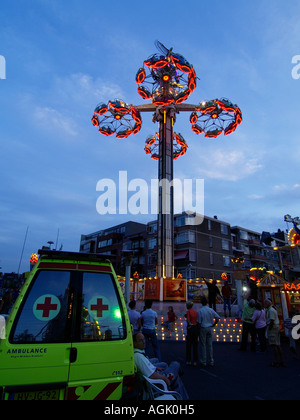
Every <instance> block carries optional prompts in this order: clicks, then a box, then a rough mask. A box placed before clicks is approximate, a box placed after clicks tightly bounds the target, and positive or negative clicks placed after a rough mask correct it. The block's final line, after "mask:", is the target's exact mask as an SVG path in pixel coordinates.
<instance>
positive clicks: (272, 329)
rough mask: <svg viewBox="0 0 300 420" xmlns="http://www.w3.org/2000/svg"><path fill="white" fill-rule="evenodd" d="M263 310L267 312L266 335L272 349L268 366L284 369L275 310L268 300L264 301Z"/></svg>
mask: <svg viewBox="0 0 300 420" xmlns="http://www.w3.org/2000/svg"><path fill="white" fill-rule="evenodd" d="M264 305H265V308H266V310H267V314H266V315H267V316H266V319H267V335H268V340H269V344H270V346H271V347H272V349H273V356H274V359H273V362H272V363H271V364H270V366H271V367H285V364H284V358H283V352H282V349H281V346H280V325H279V318H278V313H277V310H276V309H275V308H274V306H273V305H272V302H271V300H270V299H266V300H265V301H264Z"/></svg>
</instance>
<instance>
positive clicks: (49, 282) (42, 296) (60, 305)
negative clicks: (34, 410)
mask: <svg viewBox="0 0 300 420" xmlns="http://www.w3.org/2000/svg"><path fill="white" fill-rule="evenodd" d="M73 273H74V272H72V271H58V270H38V271H37V272H36V274H35V277H34V278H33V280H32V282H31V283H30V285H29V287H28V289H27V291H26V292H25V296H24V297H22V296H21V298H20V299H19V301H17V304H16V307H15V308H14V309H13V313H12V314H11V317H12V318H13V319H14V321H13V324H12V328H11V330H10V331H9V335H8V337H7V339H6V342H5V348H3V345H2V347H1V348H2V354H1V365H2V366H1V373H0V374H1V382H3V384H4V385H5V387H6V388H7V390H8V392H9V398H10V399H59V398H61V396H62V395H63V394H64V391H65V389H64V388H66V385H67V382H68V375H69V366H70V356H71V344H70V332H71V322H72V321H71V317H70V314H71V312H72V305H73V301H72V296H73V294H72V293H71V276H72V275H73ZM2 344H3V343H2ZM41 390H43V393H41ZM50 391H52V392H50Z"/></svg>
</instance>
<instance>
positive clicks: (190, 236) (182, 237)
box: [175, 230, 196, 245]
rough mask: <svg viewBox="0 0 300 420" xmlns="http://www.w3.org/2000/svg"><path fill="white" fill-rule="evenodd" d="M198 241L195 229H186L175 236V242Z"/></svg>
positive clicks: (192, 242)
mask: <svg viewBox="0 0 300 420" xmlns="http://www.w3.org/2000/svg"><path fill="white" fill-rule="evenodd" d="M195 242H196V235H195V232H193V231H190V230H189V231H186V232H181V233H179V234H178V235H177V236H176V238H175V244H176V245H179V244H187V243H190V244H194V243H195Z"/></svg>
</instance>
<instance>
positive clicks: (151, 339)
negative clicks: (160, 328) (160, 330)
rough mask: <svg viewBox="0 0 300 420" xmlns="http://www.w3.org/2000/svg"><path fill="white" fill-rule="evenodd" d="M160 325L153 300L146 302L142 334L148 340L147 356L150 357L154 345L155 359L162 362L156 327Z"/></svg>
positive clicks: (142, 319)
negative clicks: (153, 306)
mask: <svg viewBox="0 0 300 420" xmlns="http://www.w3.org/2000/svg"><path fill="white" fill-rule="evenodd" d="M157 324H158V319H157V313H156V312H155V311H153V310H152V300H146V301H145V310H144V311H143V312H142V314H141V325H142V327H143V328H142V333H143V335H144V336H145V340H146V350H145V351H146V355H147V356H148V357H150V346H151V345H152V348H153V351H154V355H155V357H156V358H157V359H158V360H159V361H160V362H161V353H160V348H159V343H158V340H157V335H156V330H155V327H156V325H157Z"/></svg>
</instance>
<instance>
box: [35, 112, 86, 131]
mask: <svg viewBox="0 0 300 420" xmlns="http://www.w3.org/2000/svg"><path fill="white" fill-rule="evenodd" d="M33 119H34V120H35V121H36V122H37V124H38V125H40V126H42V127H43V128H44V129H45V130H47V131H50V132H51V131H52V132H53V131H55V132H57V133H59V134H63V135H64V134H66V135H68V136H72V137H73V136H76V135H77V134H78V131H77V129H76V122H75V121H74V120H73V118H71V117H67V116H66V115H63V114H62V113H61V112H59V111H57V110H56V109H53V108H49V107H39V106H37V107H36V108H35V110H34V113H33Z"/></svg>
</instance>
